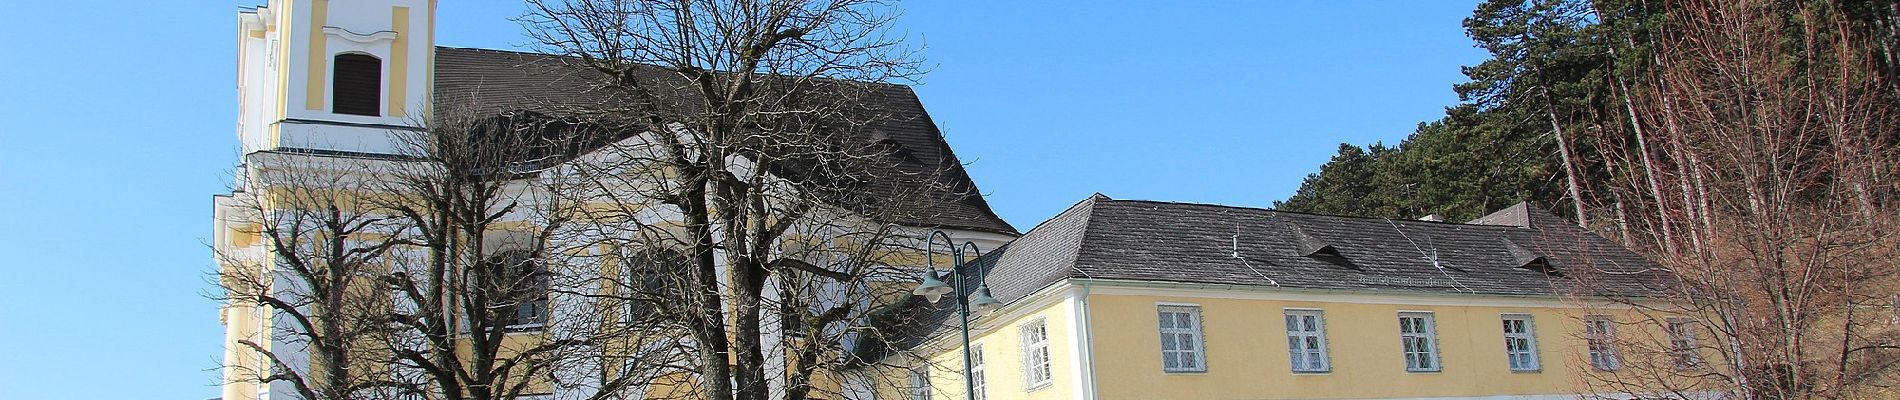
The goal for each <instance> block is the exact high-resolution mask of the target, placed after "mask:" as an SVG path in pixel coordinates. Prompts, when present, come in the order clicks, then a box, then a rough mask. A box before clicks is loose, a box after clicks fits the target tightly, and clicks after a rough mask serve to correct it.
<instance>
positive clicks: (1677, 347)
mask: <svg viewBox="0 0 1900 400" xmlns="http://www.w3.org/2000/svg"><path fill="white" fill-rule="evenodd" d="M1666 321H1667V322H1668V324H1669V353H1670V355H1671V356H1673V357H1674V358H1675V361H1676V368H1680V369H1691V368H1696V367H1701V366H1702V355H1701V354H1700V353H1697V352H1696V351H1697V350H1696V347H1697V344H1696V323H1695V320H1693V319H1688V318H1682V317H1670V318H1668V319H1667V320H1666Z"/></svg>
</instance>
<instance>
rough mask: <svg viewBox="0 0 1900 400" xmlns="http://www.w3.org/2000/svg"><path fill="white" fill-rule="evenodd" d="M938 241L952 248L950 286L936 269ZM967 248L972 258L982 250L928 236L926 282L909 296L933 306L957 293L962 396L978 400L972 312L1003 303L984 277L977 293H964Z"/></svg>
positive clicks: (979, 279) (934, 232)
mask: <svg viewBox="0 0 1900 400" xmlns="http://www.w3.org/2000/svg"><path fill="white" fill-rule="evenodd" d="M937 238H943V242H944V244H946V245H949V246H950V263H951V265H950V283H947V284H946V283H944V281H943V279H941V278H938V277H937V267H936V265H935V264H934V263H933V262H932V257H931V255H932V254H933V253H932V251H933V250H935V249H936V244H937ZM965 249H968V250H969V254H970V255H977V253H978V252H979V251H980V250H978V249H977V248H976V243H971V242H968V241H965V242H963V244H962V245H958V244H957V241H956V240H955V239H951V238H950V234H947V233H943V231H941V230H934V229H933V230H931V231H930V233H929V234H926V235H924V276H923V283H922V284H919V285H917V289H915V290H911V292H910V293H911V294H913V295H917V296H923V298H924V300H928V301H930V302H931V303H933V304H934V303H936V302H937V300H939V299H942V298H943V295H945V294H955V298H956V301H957V324H958V326H959V327H960V328H962V330H963V397H964V398H965V399H969V400H976V377H975V376H973V375H971V374H970V370H971V369H973V367H972V365H971V360H970V312H971V311H975V312H976V313H977V314H982V313H986V312H989V311H991V310H995V309H996V308H997V307H1002V306H1003V302H1001V301H997V300H996V297H993V296H991V295H990V286H989V285H988V284H985V283H983V278H982V276H981V275H979V276H978V277H977V278H976V290H963V288H964V286H965V285H966V284H967V283H968V282H966V281H968V280H969V278H968V277H965V276H964V275H963V274H962V273H960V272H961V271H963V255H964V250H965ZM979 272H980V271H979Z"/></svg>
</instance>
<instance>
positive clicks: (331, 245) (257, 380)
mask: <svg viewBox="0 0 1900 400" xmlns="http://www.w3.org/2000/svg"><path fill="white" fill-rule="evenodd" d="M248 160H249V162H250V163H249V165H248V166H247V167H246V168H244V169H243V172H244V173H243V174H242V175H241V176H240V182H241V184H242V186H241V187H242V189H240V190H234V191H233V192H232V194H231V195H230V196H229V197H227V198H224V199H222V201H221V203H222V204H221V206H222V207H221V215H222V216H223V218H225V219H226V220H225V221H222V222H223V223H225V224H227V225H229V226H233V227H237V228H235V229H233V232H232V233H231V234H232V235H236V236H241V237H244V238H246V239H243V240H234V242H238V243H232V244H230V245H220V246H219V247H218V249H217V256H218V258H219V261H220V264H221V265H222V268H221V269H220V271H219V276H218V281H219V283H220V286H221V287H222V288H223V291H222V293H219V295H218V296H217V297H219V298H220V299H221V300H223V301H225V302H226V303H227V304H226V309H227V312H231V311H234V310H235V311H238V312H246V313H250V316H248V317H250V318H257V319H261V320H263V321H250V323H254V324H257V325H258V326H265V327H268V328H265V329H262V330H260V331H258V332H254V334H255V336H253V337H251V338H244V339H239V340H238V341H237V342H236V343H235V344H236V345H238V346H241V347H243V348H244V349H245V350H248V353H249V354H251V355H254V356H256V357H257V358H254V359H250V360H245V361H242V362H236V363H233V365H228V366H227V368H231V369H233V371H231V373H230V374H229V375H228V376H232V377H233V379H235V380H238V381H242V382H249V383H253V384H259V385H268V384H272V383H277V382H284V383H288V384H289V387H290V388H291V389H292V393H294V394H295V395H296V396H297V397H299V398H303V399H355V398H368V397H369V396H370V395H372V394H375V393H379V392H378V391H377V390H379V389H382V388H387V387H389V386H390V385H391V384H392V383H393V382H391V381H389V380H388V379H385V378H384V375H382V374H380V372H384V371H378V367H379V366H380V363H377V362H376V360H380V359H381V358H380V357H381V354H384V353H386V349H385V347H383V343H384V340H383V338H384V337H385V333H386V332H385V331H384V330H383V324H382V323H381V321H382V320H383V319H382V315H383V313H385V312H386V310H387V307H386V304H387V303H388V300H389V299H388V296H387V295H386V291H384V290H382V288H383V285H382V282H381V279H380V277H381V276H382V275H383V274H385V273H387V271H388V264H387V261H388V260H387V258H386V255H388V254H389V253H390V252H391V251H392V250H393V249H395V248H396V247H398V246H401V245H402V244H403V242H402V240H400V239H399V238H398V237H397V235H395V233H397V232H400V231H402V230H403V229H404V226H403V221H401V220H400V219H396V218H391V217H390V216H388V215H387V214H383V213H380V212H379V211H380V210H379V209H378V208H377V207H376V206H375V205H374V204H372V203H371V202H366V201H365V199H364V198H363V197H362V196H363V195H365V194H366V193H370V190H369V189H373V188H374V187H375V185H374V184H373V181H372V180H370V179H372V178H368V177H367V176H368V175H371V174H370V173H372V172H373V170H372V169H373V167H372V163H368V162H363V161H362V160H351V159H334V158H327V157H318V156H311V155H306V154H297V153H284V152H270V153H258V154H254V155H252V156H250V157H248Z"/></svg>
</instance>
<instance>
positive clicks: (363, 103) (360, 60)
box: [330, 53, 383, 117]
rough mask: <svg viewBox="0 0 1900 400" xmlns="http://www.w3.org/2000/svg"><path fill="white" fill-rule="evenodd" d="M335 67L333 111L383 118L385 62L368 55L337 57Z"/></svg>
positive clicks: (332, 97)
mask: <svg viewBox="0 0 1900 400" xmlns="http://www.w3.org/2000/svg"><path fill="white" fill-rule="evenodd" d="M332 65H333V66H332V71H333V72H332V74H333V75H332V76H331V79H330V82H331V83H330V84H331V88H332V89H331V92H332V94H333V95H332V96H330V97H331V100H330V101H331V103H330V111H331V112H334V113H337V114H351V115H368V116H372V117H374V116H380V115H382V113H381V112H380V110H381V109H382V105H383V96H382V95H383V60H380V59H377V58H376V57H375V56H371V55H368V54H356V53H347V54H338V55H337V56H336V62H335V63H334V64H332Z"/></svg>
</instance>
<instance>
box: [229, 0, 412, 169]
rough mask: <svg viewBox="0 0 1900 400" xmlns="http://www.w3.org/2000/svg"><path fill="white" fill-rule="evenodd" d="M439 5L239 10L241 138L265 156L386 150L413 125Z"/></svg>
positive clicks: (273, 4) (326, 2)
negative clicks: (394, 133)
mask: <svg viewBox="0 0 1900 400" xmlns="http://www.w3.org/2000/svg"><path fill="white" fill-rule="evenodd" d="M435 7H436V1H435V0H270V3H269V4H268V5H266V6H263V7H257V8H255V9H249V10H244V11H241V12H239V13H238V43H239V45H238V93H239V102H238V103H239V108H240V111H239V113H238V138H239V140H240V142H241V143H242V144H243V152H244V154H251V153H253V152H258V151H266V150H289V151H318V152H337V153H369V154H390V153H392V152H394V150H395V146H394V143H392V142H391V140H392V135H391V134H390V132H391V130H400V129H419V128H420V126H421V125H422V121H423V120H424V118H423V117H424V116H425V115H427V112H428V105H429V93H430V92H429V90H430V76H431V70H432V68H431V64H432V62H431V61H432V60H434V56H435Z"/></svg>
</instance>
